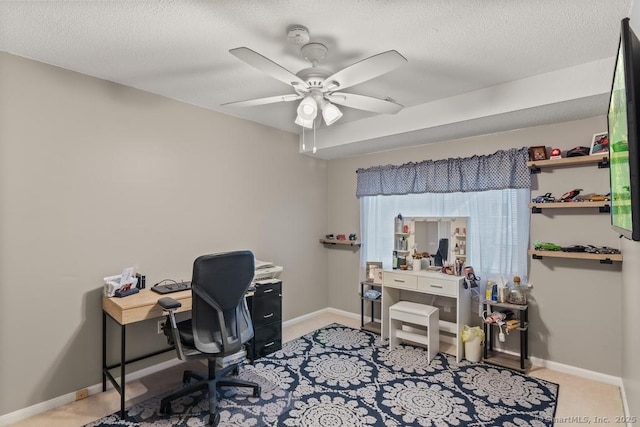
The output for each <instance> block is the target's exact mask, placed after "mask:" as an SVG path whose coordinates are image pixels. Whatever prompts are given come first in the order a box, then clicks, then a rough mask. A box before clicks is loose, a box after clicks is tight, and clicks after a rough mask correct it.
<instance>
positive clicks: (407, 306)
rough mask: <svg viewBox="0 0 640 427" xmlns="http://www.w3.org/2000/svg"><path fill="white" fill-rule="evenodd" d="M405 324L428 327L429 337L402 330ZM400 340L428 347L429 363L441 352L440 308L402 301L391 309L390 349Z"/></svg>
mask: <svg viewBox="0 0 640 427" xmlns="http://www.w3.org/2000/svg"><path fill="white" fill-rule="evenodd" d="M403 322H407V323H413V324H414V325H421V326H426V327H427V336H424V335H422V334H417V333H414V332H409V331H404V330H402V324H403ZM400 340H405V341H411V342H413V343H417V344H422V345H426V346H427V357H428V361H429V362H431V360H432V359H433V358H434V357H435V355H436V354H438V351H440V316H439V313H438V308H437V307H433V306H431V305H426V304H418V303H415V302H410V301H400V302H398V303H396V304H394V305H392V306H391V307H389V348H390V349H392V348H394V347H395V346H397V345H398V344H399V342H400Z"/></svg>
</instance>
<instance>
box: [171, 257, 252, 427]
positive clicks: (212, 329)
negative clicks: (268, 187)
mask: <svg viewBox="0 0 640 427" xmlns="http://www.w3.org/2000/svg"><path fill="white" fill-rule="evenodd" d="M254 263H255V260H254V256H253V253H251V252H250V251H236V252H228V253H222V254H214V255H203V256H201V257H198V258H197V259H196V260H195V261H194V263H193V276H192V278H191V294H192V311H191V319H190V320H186V321H183V322H180V323H176V318H175V313H174V312H175V310H176V309H178V308H179V307H180V306H181V304H180V303H179V302H178V301H176V300H174V299H173V298H169V297H165V298H160V299H159V300H158V304H160V306H162V308H163V309H164V310H165V311H167V313H168V315H167V320H168V322H167V324H168V325H170V326H167V328H166V329H165V334H166V335H167V338H168V340H169V343H170V344H172V345H175V347H176V351H177V353H178V357H179V358H180V359H181V360H191V359H203V358H206V359H208V367H209V372H208V373H196V372H193V371H185V372H184V375H183V379H182V380H183V382H184V384H185V385H187V384H189V382H190V381H191V380H192V379H196V380H198V381H197V382H195V383H193V384H189V385H188V386H186V387H183V388H181V389H179V390H177V391H176V392H174V393H172V394H171V395H170V396H167V397H165V398H164V399H162V401H161V402H160V412H161V413H169V412H170V411H171V401H173V400H175V399H177V398H179V397H182V396H187V395H189V394H191V393H193V392H195V391H198V390H202V389H207V388H208V390H209V414H210V417H209V424H211V425H214V426H216V425H218V422H219V421H220V415H219V414H218V413H217V411H216V390H217V388H218V387H221V386H232V387H251V388H253V396H254V397H258V396H260V386H259V385H258V384H256V383H253V382H249V381H244V380H241V379H239V378H232V377H230V376H229V375H231V374H237V372H238V368H239V366H240V364H241V363H242V362H243V361H244V359H245V355H246V351H245V350H244V344H245V343H246V342H248V341H249V340H250V339H251V338H252V337H253V325H252V323H251V317H250V315H249V310H248V309H247V304H246V302H245V293H246V292H247V289H248V288H249V285H251V280H252V279H253V274H254Z"/></svg>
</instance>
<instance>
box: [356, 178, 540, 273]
mask: <svg viewBox="0 0 640 427" xmlns="http://www.w3.org/2000/svg"><path fill="white" fill-rule="evenodd" d="M530 194H531V191H530V190H529V189H528V188H525V189H506V190H490V191H480V192H465V193H422V194H407V195H397V196H363V197H360V226H361V230H360V235H361V236H362V248H361V251H360V254H361V255H360V256H361V259H360V260H361V264H362V265H363V266H364V264H365V263H366V262H367V261H382V263H383V266H384V268H391V258H392V253H393V219H394V217H396V216H397V215H398V214H402V216H403V217H412V216H416V217H467V218H468V221H467V253H468V258H467V265H471V266H473V268H474V271H475V272H476V274H478V275H479V276H481V277H482V278H483V279H485V278H488V277H491V276H506V277H511V276H514V275H518V276H521V277H523V278H526V277H527V248H528V246H529V208H528V203H529V199H530ZM525 280H526V279H525Z"/></svg>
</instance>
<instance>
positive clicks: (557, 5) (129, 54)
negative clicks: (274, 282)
mask: <svg viewBox="0 0 640 427" xmlns="http://www.w3.org/2000/svg"><path fill="white" fill-rule="evenodd" d="M630 8H631V0H536V1H531V0H484V1H477V0H468V1H465V0H462V1H461V0H431V1H421V0H420V1H418V0H415V1H409V0H396V1H391V0H388V1H384V0H378V1H373V0H359V1H356V0H350V1H345V0H323V1H318V0H316V1H258V0H254V1H238V0H206V1H194V0H182V1H167V0H164V1H162V0H150V1H55V0H54V1H2V2H0V50H2V51H5V52H8V53H11V54H15V55H19V56H23V57H26V58H30V59H34V60H37V61H41V62H45V63H48V64H53V65H56V66H59V67H63V68H66V69H70V70H74V71H77V72H80V73H85V74H89V75H92V76H96V77H100V78H102V79H106V80H110V81H113V82H117V83H121V84H123V85H127V86H131V87H135V88H138V89H142V90H145V91H149V92H153V93H157V94H160V95H163V96H166V97H169V98H173V99H176V100H180V101H184V102H187V103H190V104H194V105H198V106H201V107H204V108H207V109H211V110H215V111H219V112H223V113H225V114H230V115H233V116H236V117H241V118H245V119H247V120H252V121H256V122H259V123H263V124H266V125H269V126H272V127H275V128H279V129H283V130H286V131H289V132H295V133H300V128H299V127H297V126H296V125H295V124H294V123H293V120H294V118H295V107H296V105H295V103H278V104H270V105H263V106H256V107H247V108H237V107H236V108H233V107H221V106H220V105H221V104H223V103H226V102H232V101H241V100H246V99H251V98H258V97H267V96H273V95H281V94H289V93H293V91H292V90H291V88H290V87H289V86H288V85H286V84H284V83H282V82H280V81H278V80H275V79H274V78H272V77H269V76H268V75H266V74H264V73H262V72H260V71H258V70H256V69H255V68H253V67H251V66H249V65H247V64H246V63H244V62H242V61H240V60H239V59H237V58H236V57H234V56H232V55H231V54H229V53H228V50H229V49H232V48H235V47H240V46H246V47H249V48H251V49H253V50H255V51H257V52H259V53H261V54H262V55H264V56H266V57H268V58H270V59H271V60H273V61H274V62H276V63H278V64H280V65H282V66H283V67H285V68H286V69H288V70H290V71H292V72H294V73H295V72H297V71H299V70H300V69H302V68H306V67H308V66H309V63H308V62H306V61H305V60H304V59H303V58H302V56H301V55H300V52H299V47H298V46H295V45H293V44H291V43H289V42H287V37H286V29H287V27H288V26H289V25H292V24H302V25H304V26H306V27H307V28H308V29H309V32H310V34H311V41H318V42H322V43H324V44H325V45H326V46H327V47H328V48H329V54H328V56H327V58H326V59H325V60H324V61H323V62H322V64H321V66H322V67H324V68H327V69H329V70H331V71H334V72H335V71H338V70H340V69H342V68H344V67H346V66H348V65H351V64H353V63H355V62H357V61H360V60H362V59H364V58H367V57H369V56H372V55H375V54H377V53H380V52H383V51H386V50H391V49H394V50H397V51H398V52H400V53H401V54H402V55H403V56H404V57H406V58H407V60H408V62H407V64H405V65H403V66H402V67H400V68H398V69H397V70H395V71H392V72H390V73H388V74H385V75H383V76H380V77H378V78H376V79H374V80H370V81H368V82H364V83H361V84H359V85H356V86H353V87H351V88H348V89H347V90H345V92H351V93H357V94H362V95H370V96H374V97H378V98H385V97H391V98H393V99H394V100H395V101H397V102H398V103H400V104H403V105H404V106H405V109H404V110H403V111H401V112H400V113H398V114H396V115H392V116H387V115H375V114H372V113H367V112H363V111H360V110H355V109H349V108H342V110H343V112H344V117H343V118H342V119H341V120H340V121H338V122H337V123H335V124H334V125H332V126H331V127H325V128H321V129H320V130H319V132H318V148H319V150H318V153H317V155H318V156H319V157H324V158H333V157H340V156H345V155H356V154H362V153H367V152H373V151H380V150H387V149H392V148H394V147H401V146H410V145H419V144H424V143H428V142H433V141H437V140H440V141H442V140H443V139H453V138H458V137H465V136H470V135H474V134H479V133H487V132H492V131H494V132H495V131H501V130H507V129H513V128H517V127H524V126H533V125H538V124H544V123H550V122H553V121H561V120H567V119H574V118H581V117H588V116H593V115H597V114H604V113H605V111H606V102H607V96H606V92H607V91H608V87H609V85H610V80H611V74H612V72H613V57H614V56H615V53H616V49H617V43H618V35H619V27H620V20H621V19H622V18H624V17H626V16H628V15H629V12H630ZM565 69H566V70H565ZM567 70H568V71H567ZM583 80H584V82H583ZM554 85H557V87H554ZM551 91H554V93H551ZM581 99H584V104H581V103H580V102H577V100H581ZM565 104H566V106H567V108H569V106H571V110H567V109H565V108H562V106H563V105H565ZM524 112H526V114H523V113H524ZM440 116H441V117H440ZM307 137H308V135H307Z"/></svg>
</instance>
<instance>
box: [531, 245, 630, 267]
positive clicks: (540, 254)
mask: <svg viewBox="0 0 640 427" xmlns="http://www.w3.org/2000/svg"><path fill="white" fill-rule="evenodd" d="M528 253H529V255H531V256H532V257H533V259H543V258H544V257H549V258H572V259H591V260H598V261H600V263H601V264H611V263H612V262H613V261H616V262H622V254H592V253H589V252H563V251H542V250H535V249H529V251H528Z"/></svg>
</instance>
